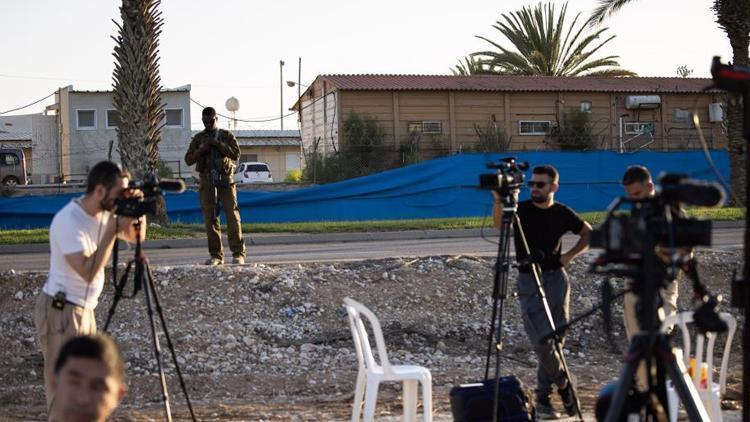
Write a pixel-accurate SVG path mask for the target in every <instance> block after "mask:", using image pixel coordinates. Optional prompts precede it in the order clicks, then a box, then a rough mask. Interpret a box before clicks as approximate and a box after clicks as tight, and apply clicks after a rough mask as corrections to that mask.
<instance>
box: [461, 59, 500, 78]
mask: <svg viewBox="0 0 750 422" xmlns="http://www.w3.org/2000/svg"><path fill="white" fill-rule="evenodd" d="M451 73H453V75H455V76H466V75H491V74H493V73H494V72H493V71H492V70H491V69H488V68H486V67H485V66H484V64H483V63H482V61H481V60H479V59H477V58H476V57H473V56H466V57H464V61H461V60H459V61H458V64H457V65H456V66H455V67H453V68H452V69H451Z"/></svg>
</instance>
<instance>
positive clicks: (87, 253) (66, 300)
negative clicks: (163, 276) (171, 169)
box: [34, 161, 146, 411]
mask: <svg viewBox="0 0 750 422" xmlns="http://www.w3.org/2000/svg"><path fill="white" fill-rule="evenodd" d="M128 178H129V174H128V173H127V172H125V171H122V170H120V167H119V166H118V165H117V164H115V163H113V162H110V161H102V162H100V163H98V164H96V165H95V166H94V167H93V168H92V169H91V171H90V172H89V174H88V178H87V187H86V194H85V195H83V196H82V197H80V198H76V199H73V200H71V201H70V202H69V203H68V204H67V205H66V206H65V207H63V208H62V209H61V210H60V211H59V212H58V213H57V214H55V217H54V218H53V219H52V225H50V228H49V245H50V267H49V276H48V278H47V282H46V283H45V284H44V287H43V288H42V293H41V294H40V295H39V297H38V299H37V302H36V309H35V315H34V324H35V325H36V331H37V341H38V344H39V347H40V349H41V350H42V354H43V355H44V386H45V390H46V393H47V407H48V409H50V411H51V410H52V407H51V406H52V404H53V402H54V392H53V389H52V377H53V373H54V364H55V360H56V359H57V355H58V353H59V351H60V348H61V347H62V345H63V343H65V341H66V340H68V339H70V338H71V337H74V336H77V335H85V334H95V333H96V320H95V319H94V308H96V304H97V302H98V300H99V294H100V293H101V292H102V288H103V287H104V267H105V265H106V264H107V261H108V260H109V257H110V254H111V252H112V247H113V245H114V242H115V238H119V239H123V240H126V241H128V242H135V240H136V236H137V231H136V228H135V225H134V223H135V222H136V221H137V220H136V219H133V218H128V217H122V216H116V215H114V214H113V211H114V209H115V200H116V199H117V198H120V197H128V196H131V195H139V194H140V192H135V191H133V190H129V189H127V188H128ZM141 223H142V224H141V232H140V237H141V240H143V239H145V236H146V224H145V218H144V217H141Z"/></svg>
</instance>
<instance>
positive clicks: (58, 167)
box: [0, 85, 191, 183]
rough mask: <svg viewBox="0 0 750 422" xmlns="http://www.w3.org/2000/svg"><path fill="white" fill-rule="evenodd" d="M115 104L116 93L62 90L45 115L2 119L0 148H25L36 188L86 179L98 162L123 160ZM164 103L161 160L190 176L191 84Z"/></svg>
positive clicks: (169, 92) (165, 94) (168, 92)
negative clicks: (186, 162)
mask: <svg viewBox="0 0 750 422" xmlns="http://www.w3.org/2000/svg"><path fill="white" fill-rule="evenodd" d="M112 101H113V95H112V91H77V90H75V89H73V87H72V86H67V87H65V88H60V89H59V90H58V91H57V92H56V93H55V103H54V104H53V105H50V106H48V107H47V109H46V111H45V113H44V114H29V115H16V116H0V147H6V148H23V150H24V153H25V156H26V163H27V167H28V168H27V171H28V172H29V173H31V181H32V183H51V182H56V181H60V180H66V181H67V180H83V179H85V177H86V174H88V171H89V170H90V169H91V167H93V166H94V164H96V163H97V162H99V161H101V160H106V159H108V158H110V159H111V160H113V161H115V162H119V161H120V154H119V152H118V145H117V125H118V121H119V116H118V113H117V111H116V110H115V107H114V105H113V103H112ZM161 101H162V104H163V105H164V114H165V120H164V122H163V124H164V126H163V127H162V129H161V142H160V143H159V153H160V156H161V159H162V161H164V162H165V164H166V165H167V166H169V167H170V168H171V169H172V171H173V173H174V175H175V176H180V174H179V173H180V172H181V173H182V177H187V176H188V175H189V174H190V169H189V168H187V167H186V166H185V165H184V163H183V162H182V160H183V159H184V156H185V151H186V150H187V147H188V145H189V144H190V137H191V131H190V85H185V86H181V87H178V88H175V89H165V90H163V91H162V93H161Z"/></svg>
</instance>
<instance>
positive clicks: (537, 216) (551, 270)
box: [493, 165, 591, 419]
mask: <svg viewBox="0 0 750 422" xmlns="http://www.w3.org/2000/svg"><path fill="white" fill-rule="evenodd" d="M558 181H559V176H558V174H557V170H556V169H555V168H554V167H552V166H549V165H545V166H537V167H534V169H533V170H532V176H531V180H530V181H529V182H528V185H529V188H530V189H531V199H530V200H527V201H522V202H519V204H518V211H517V212H518V217H519V218H520V220H521V226H522V228H523V233H524V235H525V237H526V242H527V244H528V248H529V251H530V252H531V254H528V253H527V252H526V248H525V247H524V245H523V241H522V236H521V235H520V233H519V230H518V227H515V226H514V235H513V237H514V241H515V249H516V259H517V260H518V262H519V267H518V286H517V290H518V298H519V300H520V305H521V314H522V317H523V325H524V328H525V329H526V334H527V335H528V337H529V340H530V341H531V343H532V345H533V346H534V351H535V352H536V355H537V357H538V359H539V364H538V366H537V386H536V389H535V390H534V391H535V393H536V406H537V414H538V415H539V416H540V417H541V418H543V419H553V418H556V417H558V415H557V413H555V411H554V409H553V408H552V404H551V402H550V395H551V394H552V385H553V384H554V385H556V386H557V391H558V393H559V394H560V397H561V398H562V402H563V405H564V406H565V411H566V413H567V414H568V415H570V416H573V415H574V414H575V408H576V406H575V405H576V403H575V401H574V398H573V394H572V393H573V391H572V388H571V386H570V385H569V383H568V379H567V377H566V375H565V371H564V369H563V364H562V360H561V359H560V357H559V356H558V355H557V354H556V352H555V348H554V345H553V344H552V342H551V341H547V342H543V343H540V341H539V340H540V338H541V337H543V336H544V335H546V334H548V333H549V332H550V331H551V327H550V324H549V320H548V319H547V315H546V313H545V310H544V304H543V303H542V300H541V298H540V296H539V292H538V290H537V287H536V281H535V280H534V275H533V273H532V268H531V265H537V268H538V269H541V273H540V276H541V282H542V287H544V292H545V295H546V296H547V302H548V304H549V308H550V311H551V313H552V318H553V321H554V323H555V327H559V326H561V325H562V324H564V323H566V322H567V320H568V317H569V313H570V312H569V308H570V282H569V280H568V274H567V272H566V271H565V267H567V266H568V265H570V263H571V261H573V259H575V257H576V256H578V255H580V254H581V253H582V252H584V251H585V250H586V249H587V248H588V237H589V231H590V230H591V225H589V223H587V222H585V221H583V220H581V218H580V217H578V215H576V213H575V212H574V211H573V210H571V209H570V208H568V207H566V206H565V205H563V204H560V203H556V202H555V200H554V195H555V192H557V190H558V189H559V184H558ZM502 212H503V210H502V203H501V201H500V198H499V197H498V196H497V193H495V206H494V207H493V218H494V221H495V226H496V227H500V219H501V216H502ZM568 232H572V233H574V234H577V235H578V236H579V238H578V242H577V243H576V244H575V246H573V247H572V248H571V249H570V250H568V251H567V252H565V253H562V237H563V235H564V234H566V233H568ZM532 261H533V262H534V263H535V264H531V263H530V262H532ZM563 342H564V338H563Z"/></svg>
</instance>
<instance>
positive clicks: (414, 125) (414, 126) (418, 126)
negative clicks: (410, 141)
mask: <svg viewBox="0 0 750 422" xmlns="http://www.w3.org/2000/svg"><path fill="white" fill-rule="evenodd" d="M407 132H409V133H414V132H417V133H420V132H422V122H409V125H408V126H407Z"/></svg>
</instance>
